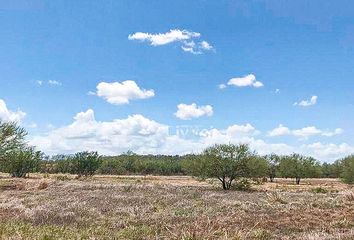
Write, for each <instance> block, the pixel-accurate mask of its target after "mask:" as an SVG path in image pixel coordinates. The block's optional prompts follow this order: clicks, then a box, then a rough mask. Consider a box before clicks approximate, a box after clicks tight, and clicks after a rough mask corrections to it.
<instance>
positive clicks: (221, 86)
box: [218, 83, 226, 89]
mask: <svg viewBox="0 0 354 240" xmlns="http://www.w3.org/2000/svg"><path fill="white" fill-rule="evenodd" d="M218 88H219V89H225V88H226V85H225V84H223V83H222V84H219V85H218Z"/></svg>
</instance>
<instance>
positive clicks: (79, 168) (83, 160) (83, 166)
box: [73, 152, 101, 177]
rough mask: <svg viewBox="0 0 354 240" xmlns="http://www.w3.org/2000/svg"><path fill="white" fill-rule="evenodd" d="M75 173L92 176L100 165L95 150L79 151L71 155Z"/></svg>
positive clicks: (99, 159) (99, 158)
mask: <svg viewBox="0 0 354 240" xmlns="http://www.w3.org/2000/svg"><path fill="white" fill-rule="evenodd" d="M73 163H74V166H75V170H76V174H78V176H79V177H81V176H85V177H87V176H93V175H94V174H95V172H96V170H97V169H98V168H99V167H100V164H101V157H100V156H99V155H98V153H97V152H79V153H76V154H75V156H74V157H73Z"/></svg>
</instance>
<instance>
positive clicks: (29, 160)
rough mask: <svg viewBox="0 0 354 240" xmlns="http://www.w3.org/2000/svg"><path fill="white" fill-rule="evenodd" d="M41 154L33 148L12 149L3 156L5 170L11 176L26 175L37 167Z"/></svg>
mask: <svg viewBox="0 0 354 240" xmlns="http://www.w3.org/2000/svg"><path fill="white" fill-rule="evenodd" d="M41 156H42V154H41V153H40V152H38V151H35V150H34V149H33V148H27V149H24V150H17V151H13V152H11V153H9V154H7V155H6V157H5V161H4V162H5V166H4V170H5V172H8V173H10V174H11V176H12V177H26V176H27V174H28V173H30V172H34V171H36V170H37V169H38V167H39V163H40V160H41Z"/></svg>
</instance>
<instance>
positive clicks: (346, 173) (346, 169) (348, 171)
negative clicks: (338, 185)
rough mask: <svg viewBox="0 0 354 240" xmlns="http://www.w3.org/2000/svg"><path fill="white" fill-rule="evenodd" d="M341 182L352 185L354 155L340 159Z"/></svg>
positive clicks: (353, 182) (353, 178)
mask: <svg viewBox="0 0 354 240" xmlns="http://www.w3.org/2000/svg"><path fill="white" fill-rule="evenodd" d="M341 178H342V180H343V182H345V183H348V184H354V155H351V156H348V157H346V158H344V159H342V174H341Z"/></svg>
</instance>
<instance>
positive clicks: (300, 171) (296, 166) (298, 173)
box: [279, 154, 321, 184]
mask: <svg viewBox="0 0 354 240" xmlns="http://www.w3.org/2000/svg"><path fill="white" fill-rule="evenodd" d="M320 171H321V170H320V164H319V163H318V162H317V161H316V160H315V159H314V158H312V157H306V156H302V155H299V154H292V155H289V156H283V157H281V160H280V163H279V172H280V175H281V176H282V177H285V178H295V182H296V184H300V180H301V179H302V178H310V177H320V175H321V172H320Z"/></svg>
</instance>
